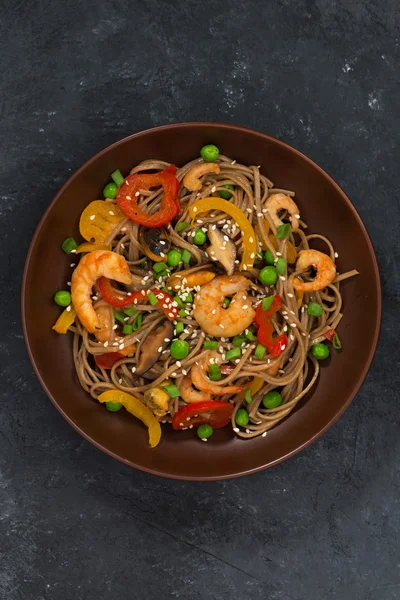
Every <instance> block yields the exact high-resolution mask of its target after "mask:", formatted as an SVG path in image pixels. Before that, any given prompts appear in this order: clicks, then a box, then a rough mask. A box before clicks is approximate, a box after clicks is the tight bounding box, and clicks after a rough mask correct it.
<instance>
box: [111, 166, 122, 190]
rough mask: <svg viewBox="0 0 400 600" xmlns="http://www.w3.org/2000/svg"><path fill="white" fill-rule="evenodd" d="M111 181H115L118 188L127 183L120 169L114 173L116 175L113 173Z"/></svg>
mask: <svg viewBox="0 0 400 600" xmlns="http://www.w3.org/2000/svg"><path fill="white" fill-rule="evenodd" d="M111 179H112V180H113V181H114V183H116V184H117V185H118V187H119V186H120V185H122V184H123V183H124V181H125V178H124V177H122V173H121V171H120V170H119V169H117V170H116V171H114V173H111Z"/></svg>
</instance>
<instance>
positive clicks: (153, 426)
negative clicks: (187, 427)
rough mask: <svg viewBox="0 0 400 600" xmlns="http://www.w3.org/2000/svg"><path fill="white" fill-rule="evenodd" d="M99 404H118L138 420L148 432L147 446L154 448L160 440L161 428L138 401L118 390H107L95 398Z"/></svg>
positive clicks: (151, 414)
mask: <svg viewBox="0 0 400 600" xmlns="http://www.w3.org/2000/svg"><path fill="white" fill-rule="evenodd" d="M97 399H98V401H99V402H119V403H120V404H122V406H124V407H125V408H126V410H127V411H128V412H130V413H131V415H133V416H134V417H136V418H138V419H140V421H142V422H143V423H144V424H145V425H146V427H147V428H148V430H149V444H150V446H151V447H152V448H155V447H156V446H157V444H158V443H159V441H160V439H161V426H160V423H159V422H158V421H157V419H156V418H155V416H154V415H153V413H152V412H151V410H149V409H148V408H147V406H145V405H144V404H142V402H140V400H138V399H137V398H135V397H134V396H131V395H130V394H127V393H126V392H122V391H120V390H107V391H106V392H103V393H102V394H100V396H99V397H98V398H97Z"/></svg>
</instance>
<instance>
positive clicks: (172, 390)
mask: <svg viewBox="0 0 400 600" xmlns="http://www.w3.org/2000/svg"><path fill="white" fill-rule="evenodd" d="M163 390H164V392H167V394H168V396H169V397H170V398H177V397H178V396H180V395H181V393H180V391H179V390H178V388H177V387H176V385H174V384H171V385H166V386H164V387H163Z"/></svg>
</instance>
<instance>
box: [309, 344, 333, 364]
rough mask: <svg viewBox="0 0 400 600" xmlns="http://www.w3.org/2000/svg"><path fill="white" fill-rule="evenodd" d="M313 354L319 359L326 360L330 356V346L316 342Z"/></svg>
mask: <svg viewBox="0 0 400 600" xmlns="http://www.w3.org/2000/svg"><path fill="white" fill-rule="evenodd" d="M311 354H312V355H313V357H314V358H316V359H317V360H325V359H326V358H328V356H329V348H328V346H325V344H314V346H313V347H312V348H311Z"/></svg>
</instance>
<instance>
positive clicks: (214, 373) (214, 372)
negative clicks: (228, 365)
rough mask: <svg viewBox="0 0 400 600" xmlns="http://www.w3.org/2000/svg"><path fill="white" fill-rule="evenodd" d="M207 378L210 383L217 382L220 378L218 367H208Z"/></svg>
mask: <svg viewBox="0 0 400 600" xmlns="http://www.w3.org/2000/svg"><path fill="white" fill-rule="evenodd" d="M208 377H209V378H210V379H211V381H219V380H220V379H221V378H222V374H221V369H220V368H219V366H218V365H209V366H208Z"/></svg>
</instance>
